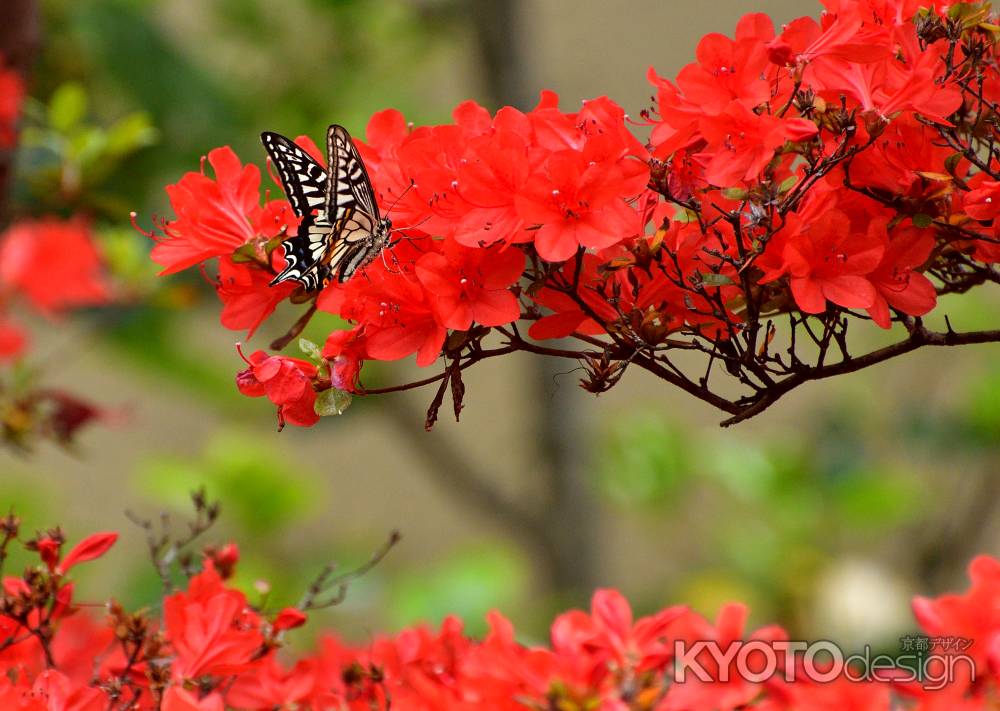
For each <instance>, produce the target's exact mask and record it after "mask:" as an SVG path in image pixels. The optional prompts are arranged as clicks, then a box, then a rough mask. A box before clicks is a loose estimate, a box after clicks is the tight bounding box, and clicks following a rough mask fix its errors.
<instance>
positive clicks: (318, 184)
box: [260, 125, 392, 291]
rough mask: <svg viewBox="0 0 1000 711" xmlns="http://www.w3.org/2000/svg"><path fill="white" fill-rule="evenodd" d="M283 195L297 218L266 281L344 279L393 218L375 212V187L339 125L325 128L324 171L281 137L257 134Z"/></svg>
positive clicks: (382, 239) (376, 247)
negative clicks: (281, 263) (279, 266)
mask: <svg viewBox="0 0 1000 711" xmlns="http://www.w3.org/2000/svg"><path fill="white" fill-rule="evenodd" d="M260 140H261V142H262V143H263V144H264V149H265V150H266V151H267V154H268V155H269V156H270V157H271V162H272V163H274V165H275V167H276V168H277V170H278V177H279V178H281V185H282V187H283V188H284V189H285V195H286V196H287V197H288V201H289V202H290V203H291V205H292V210H294V211H295V214H296V215H298V216H299V217H301V218H302V221H301V223H300V224H299V228H298V231H297V232H296V234H295V236H294V237H289V238H288V239H286V240H285V241H284V242H282V243H281V244H282V246H283V247H284V248H285V260H286V262H287V265H286V266H285V268H284V269H283V270H282V272H281V273H280V274H278V276H276V277H275V278H274V279H273V280H272V281H271V285H272V286H274V285H275V284H280V283H281V282H283V281H290V280H291V281H297V282H299V283H300V284H302V286H303V287H304V288H305V289H306V290H307V291H313V290H315V289H320V288H322V287H324V286H326V285H327V284H328V283H329V282H330V281H331V280H332V279H334V278H336V279H337V281H340V282H345V281H347V280H348V279H350V278H351V276H352V275H353V274H354V272H356V271H357V270H358V269H360V268H361V267H363V266H365V265H366V264H368V263H369V262H371V261H372V260H373V259H375V257H377V256H378V255H379V254H380V253H381V252H382V250H383V249H385V248H386V247H387V246H388V245H389V234H390V232H391V230H392V223H391V222H390V221H389V220H388V219H383V218H382V216H381V215H380V214H379V209H378V202H377V201H376V199H375V191H374V190H373V189H372V183H371V179H369V177H368V171H367V170H366V169H365V164H364V162H363V161H362V160H361V156H360V155H358V149H357V147H356V146H355V145H354V141H352V140H351V136H350V134H349V133H348V132H347V129H345V128H344V127H343V126H337V125H333V126H330V128H329V129H327V133H326V151H327V163H328V165H329V173H327V171H326V170H324V169H323V166H321V165H320V164H319V163H317V162H316V161H315V160H313V158H312V156H310V155H309V154H308V153H306V152H305V151H304V150H302V149H301V148H299V147H298V146H297V145H296V144H295V143H294V142H293V141H290V140H288V139H287V138H285V137H284V136H282V135H280V134H277V133H271V132H270V131H266V132H264V133H262V134H261V135H260Z"/></svg>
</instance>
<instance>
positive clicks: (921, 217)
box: [913, 212, 934, 229]
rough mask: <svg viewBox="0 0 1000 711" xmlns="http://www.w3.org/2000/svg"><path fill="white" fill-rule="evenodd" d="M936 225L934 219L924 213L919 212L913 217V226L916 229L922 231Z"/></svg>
mask: <svg viewBox="0 0 1000 711" xmlns="http://www.w3.org/2000/svg"><path fill="white" fill-rule="evenodd" d="M933 224H934V218H933V217H931V216H930V215H927V214H925V213H923V212H918V213H917V214H916V215H914V216H913V225H914V226H915V227H920V228H921V229H926V228H927V227H930V226H931V225H933Z"/></svg>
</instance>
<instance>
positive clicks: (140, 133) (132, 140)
mask: <svg viewBox="0 0 1000 711" xmlns="http://www.w3.org/2000/svg"><path fill="white" fill-rule="evenodd" d="M158 137H159V132H158V131H157V130H156V129H155V128H154V127H153V122H152V119H151V118H150V116H149V114H145V113H142V112H136V113H134V114H129V115H128V116H126V117H124V118H123V119H121V120H120V121H118V122H117V123H115V125H113V126H112V127H111V128H110V129H108V136H107V152H108V153H109V154H110V155H112V156H115V157H121V156H126V155H128V154H130V153H132V152H133V151H136V150H138V149H140V148H145V147H146V146H149V145H152V144H154V143H156V140H157V138H158Z"/></svg>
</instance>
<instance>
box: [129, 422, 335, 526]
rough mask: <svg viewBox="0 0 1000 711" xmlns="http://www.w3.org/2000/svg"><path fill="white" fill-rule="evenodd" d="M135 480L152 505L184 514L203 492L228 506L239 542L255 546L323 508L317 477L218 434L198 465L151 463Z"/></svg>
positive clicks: (169, 460) (251, 443)
mask: <svg viewBox="0 0 1000 711" xmlns="http://www.w3.org/2000/svg"><path fill="white" fill-rule="evenodd" d="M137 480H138V481H139V482H140V484H141V486H142V489H143V493H145V494H147V495H149V497H150V498H151V499H152V500H154V501H158V502H162V503H163V504H165V505H167V506H170V507H173V508H176V509H179V510H183V509H185V508H186V506H187V501H188V499H189V495H190V492H192V491H195V490H197V489H198V488H200V487H202V486H204V487H205V490H206V493H207V495H208V497H209V499H211V500H214V501H224V502H225V505H226V511H227V516H228V518H229V519H230V521H229V523H231V524H232V525H233V526H235V527H236V530H237V531H238V532H239V533H240V539H241V540H246V539H247V537H250V538H251V539H252V541H253V542H255V543H256V542H258V541H266V540H267V539H269V538H271V537H272V536H273V535H274V534H275V533H276V532H277V531H279V530H280V529H282V528H291V527H292V526H293V524H294V523H295V522H297V521H301V520H303V519H308V518H309V517H310V516H311V515H312V514H314V513H315V512H316V511H317V510H318V509H319V508H320V507H321V506H322V502H323V500H322V492H321V490H320V488H319V486H318V484H317V481H316V477H315V476H309V475H308V474H307V473H304V472H300V471H297V470H295V469H294V468H293V467H292V466H291V465H290V464H289V462H288V458H287V456H282V454H281V453H279V452H275V451H273V449H272V448H271V447H268V446H266V445H264V444H262V443H260V442H259V441H257V440H254V439H253V438H252V437H249V436H246V435H238V434H234V433H219V434H214V435H213V436H212V438H211V439H210V440H209V442H208V444H207V446H206V448H205V451H204V454H203V456H202V458H201V459H199V460H196V461H191V460H186V459H182V458H177V457H171V456H169V455H168V456H162V457H152V458H150V459H149V460H148V461H147V462H146V463H145V464H144V465H143V466H141V467H140V469H139V472H138V476H137Z"/></svg>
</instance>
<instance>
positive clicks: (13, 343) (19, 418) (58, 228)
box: [0, 67, 112, 446]
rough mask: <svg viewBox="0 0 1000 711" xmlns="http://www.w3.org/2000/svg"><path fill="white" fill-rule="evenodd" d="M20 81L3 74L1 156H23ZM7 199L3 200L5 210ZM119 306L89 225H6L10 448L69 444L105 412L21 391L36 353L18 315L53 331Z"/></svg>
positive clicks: (4, 417)
mask: <svg viewBox="0 0 1000 711" xmlns="http://www.w3.org/2000/svg"><path fill="white" fill-rule="evenodd" d="M24 96H25V90H24V84H23V81H22V79H21V77H20V75H19V74H17V73H16V72H14V71H12V70H8V69H3V68H2V67H0V151H3V152H5V154H7V156H6V158H5V162H7V163H8V164H10V163H12V162H13V161H12V159H11V158H10V155H9V154H11V153H13V152H14V151H15V150H16V149H17V127H18V121H19V117H20V113H21V105H22V102H23V100H24ZM6 197H7V196H2V195H0V203H5V202H6ZM111 299H112V288H111V283H110V279H109V278H108V275H107V272H106V269H105V266H104V260H103V258H102V256H101V254H100V250H99V249H98V247H97V244H96V242H95V239H94V235H93V233H92V230H91V228H90V225H89V224H88V221H87V220H85V219H84V218H82V217H78V218H71V219H64V218H62V217H55V216H33V217H17V218H15V219H13V220H12V221H10V222H9V223H5V224H3V225H2V226H0V366H2V367H3V369H4V375H5V376H7V377H4V378H3V380H4V381H5V382H3V383H0V431H2V437H3V439H4V441H6V442H7V443H11V444H14V445H16V446H26V445H28V444H30V442H31V440H32V439H33V438H37V437H48V438H51V439H54V440H56V441H58V442H62V443H67V442H69V441H70V440H71V439H72V437H73V435H74V434H75V432H76V431H77V430H78V429H79V428H80V427H82V426H83V425H85V424H87V423H88V422H90V421H92V420H94V419H95V418H98V417H99V416H100V415H101V413H100V412H99V411H98V409H97V408H95V407H94V406H92V405H91V404H89V403H87V402H84V401H83V400H80V399H79V398H77V397H76V396H74V395H71V394H69V393H66V392H63V391H62V390H57V389H51V388H43V387H37V386H34V385H31V386H27V387H26V386H25V385H24V384H21V385H18V384H17V382H15V381H22V383H23V381H25V380H26V379H25V378H24V377H23V373H22V377H20V378H14V377H11V375H12V370H13V368H14V366H15V365H18V364H21V363H22V362H23V361H24V359H25V357H26V356H27V355H28V353H29V352H30V337H29V334H28V330H27V329H26V328H25V326H24V324H23V322H22V321H21V319H19V318H18V316H17V314H18V312H20V314H22V315H27V316H29V317H32V318H37V317H41V318H42V319H43V320H44V322H46V323H48V324H51V323H56V322H59V321H61V320H62V319H64V318H65V317H66V316H67V315H68V314H69V313H71V312H73V311H76V310H78V309H81V308H86V307H92V306H99V305H103V304H106V303H108V302H109V301H111Z"/></svg>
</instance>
